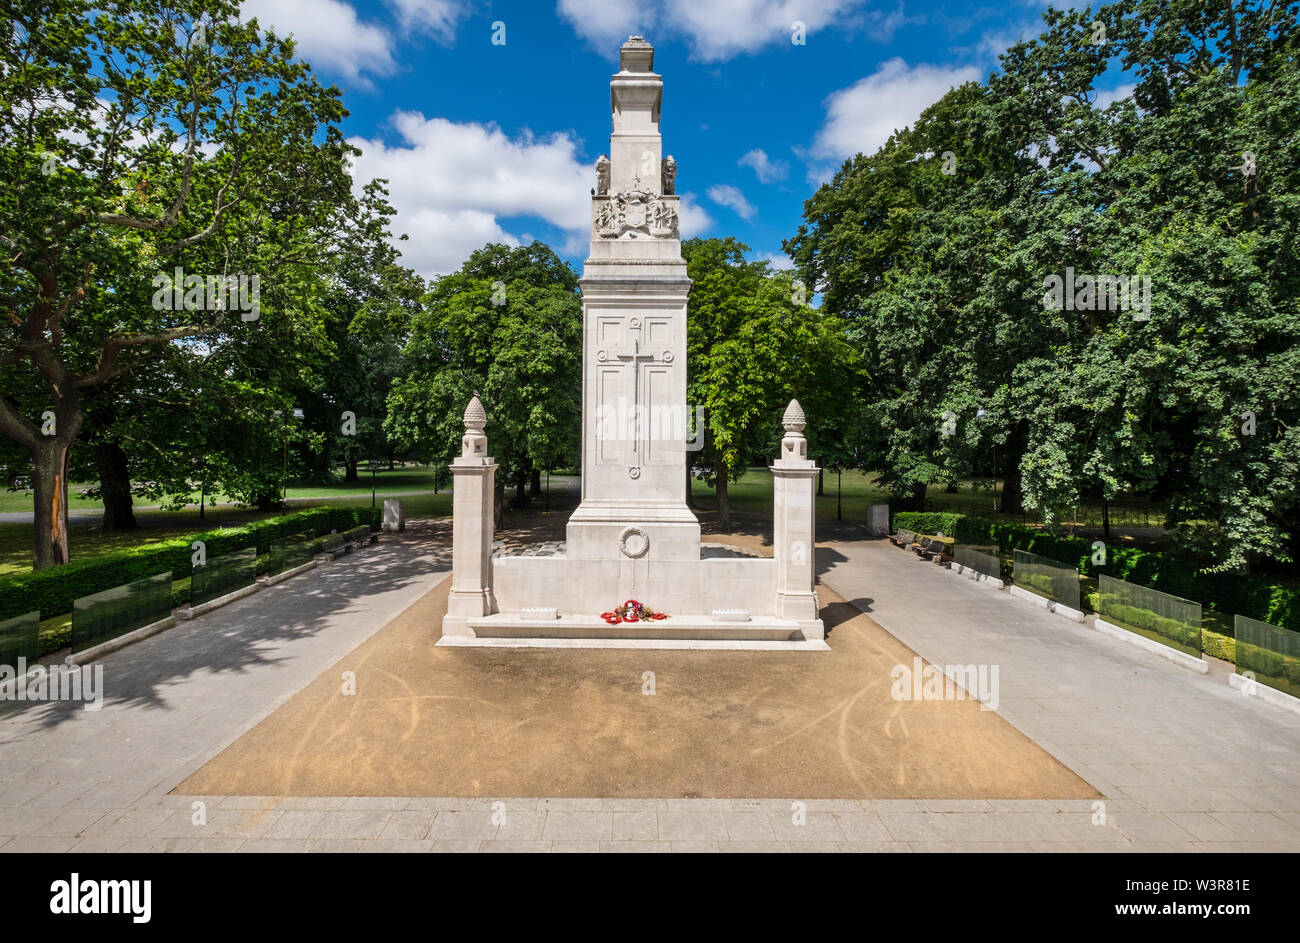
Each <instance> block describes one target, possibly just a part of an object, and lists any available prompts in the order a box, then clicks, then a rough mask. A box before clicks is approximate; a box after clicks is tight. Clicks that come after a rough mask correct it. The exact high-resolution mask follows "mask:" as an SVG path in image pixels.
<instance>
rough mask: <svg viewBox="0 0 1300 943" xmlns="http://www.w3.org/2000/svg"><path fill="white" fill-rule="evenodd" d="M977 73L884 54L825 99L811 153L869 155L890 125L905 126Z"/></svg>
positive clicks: (821, 172) (831, 157) (834, 157)
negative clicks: (862, 75) (875, 65)
mask: <svg viewBox="0 0 1300 943" xmlns="http://www.w3.org/2000/svg"><path fill="white" fill-rule="evenodd" d="M982 77H983V73H982V72H981V71H980V69H978V68H977V67H975V66H962V67H960V68H943V67H941V66H932V65H917V66H909V65H908V64H907V63H906V62H904V61H903V60H902V59H900V58H898V57H895V58H893V59H890V60H889V61H887V62H884V63H882V64H881V66H880V67H879V68H878V69H876V71H875V72H873V73H872V74H871V75H868V76H867V77H866V78H863V79H859V80H858V81H857V82H856V83H854V84H853V85H851V86H849V87H848V88H843V89H840V90H839V91H837V92H834V93H832V94H831V95H830V96H829V97H828V98H827V99H826V120H825V121H824V122H823V123H822V126H821V128H820V129H819V130H818V131H817V136H816V138H815V140H814V142H813V147H812V152H811V153H812V156H813V157H815V158H820V159H821V160H823V161H835V162H839V161H842V160H844V159H845V158H848V157H852V156H853V155H854V154H859V153H862V154H873V153H875V152H876V150H877V149H879V147H880V146H881V145H882V144H884V143H885V141H887V140H888V139H889V136H890V135H891V134H893V133H894V131H895V130H901V129H903V128H905V127H908V126H910V125H911V124H912V123H913V122H914V121H916V119H917V118H919V117H920V115H921V112H922V111H924V110H925V109H926V107H928V106H929V105H931V104H933V103H934V102H936V101H938V100H939V99H940V98H942V97H943V95H944V94H945V93H946V92H947V91H948V90H949V89H950V88H952V87H954V86H956V85H960V84H962V83H963V82H971V81H976V82H977V81H979V80H980V79H981V78H982ZM827 173H828V170H827V167H826V166H825V165H823V166H822V167H814V168H813V169H812V172H811V173H810V175H809V176H810V178H811V179H813V180H816V179H822V178H824V176H825V175H826V174H827Z"/></svg>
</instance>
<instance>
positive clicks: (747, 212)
mask: <svg viewBox="0 0 1300 943" xmlns="http://www.w3.org/2000/svg"><path fill="white" fill-rule="evenodd" d="M708 194H709V199H710V200H712V201H713V202H714V203H717V204H718V205H719V206H725V207H727V208H728V209H730V210H732V211H733V212H735V214H736V215H737V216H739V217H740V218H741V219H751V218H753V216H754V212H755V210H754V206H753V204H751V203H750V202H749V201H748V200H746V199H745V194H743V193H741V192H740V190H739V189H738V188H736V187H733V186H731V185H730V184H726V183H723V184H718V185H716V186H712V187H709V190H708Z"/></svg>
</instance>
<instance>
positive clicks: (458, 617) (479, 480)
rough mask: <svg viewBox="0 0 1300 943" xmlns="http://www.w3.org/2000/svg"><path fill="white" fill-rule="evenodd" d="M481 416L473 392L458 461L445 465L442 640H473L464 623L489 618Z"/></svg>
mask: <svg viewBox="0 0 1300 943" xmlns="http://www.w3.org/2000/svg"><path fill="white" fill-rule="evenodd" d="M486 425H487V413H486V412H485V411H484V409H483V403H482V402H481V401H480V400H479V398H478V393H477V392H476V393H475V394H474V396H473V398H471V399H470V401H469V405H468V406H467V407H465V435H464V436H463V437H462V438H461V440H460V457H459V458H457V459H455V460H454V461H453V462H452V463H451V474H452V481H453V485H452V522H451V525H452V537H451V593H450V595H449V596H448V598H447V615H446V616H445V617H444V618H443V620H442V634H443V635H468V636H473V635H474V630H473V629H471V628H470V627H469V620H470V619H474V618H479V617H481V616H486V615H489V614H490V613H491V612H492V611H493V608H494V606H493V599H492V535H493V523H492V502H493V497H494V495H493V485H494V479H495V477H496V470H497V466H496V462H494V461H493V460H492V458H491V456H489V455H488V454H487V436H486V435H485V434H484V432H483V429H484V427H485V426H486Z"/></svg>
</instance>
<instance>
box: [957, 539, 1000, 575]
mask: <svg viewBox="0 0 1300 943" xmlns="http://www.w3.org/2000/svg"><path fill="white" fill-rule="evenodd" d="M953 559H954V560H956V561H957V563H959V564H960V565H961V566H963V567H965V568H966V569H968V570H974V571H975V572H977V573H983V574H984V575H985V576H989V577H992V578H993V579H995V580H1000V579H1002V558H1001V557H1000V556H999V555H998V548H997V547H996V546H987V547H967V546H962V545H960V544H959V545H958V546H957V549H956V550H955V551H954V552H953Z"/></svg>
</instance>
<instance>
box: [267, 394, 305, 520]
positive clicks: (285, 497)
mask: <svg viewBox="0 0 1300 943" xmlns="http://www.w3.org/2000/svg"><path fill="white" fill-rule="evenodd" d="M271 415H272V416H274V417H276V418H277V419H278V418H280V417H281V416H284V413H282V412H281V411H280V410H278V409H277V410H275V411H274V412H272V413H271ZM292 415H293V418H294V419H301V418H302V416H303V412H302V410H301V409H294V410H293V414H292ZM280 501H281V502H283V503H284V504H286V505H287V504H288V503H289V417H288V416H285V417H284V465H283V467H282V468H281V470H280Z"/></svg>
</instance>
